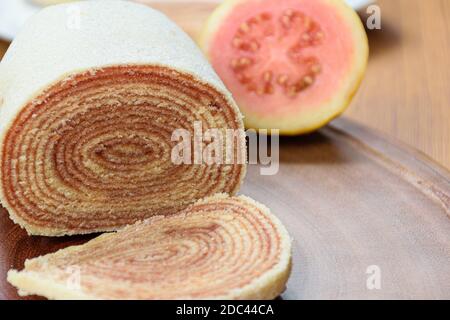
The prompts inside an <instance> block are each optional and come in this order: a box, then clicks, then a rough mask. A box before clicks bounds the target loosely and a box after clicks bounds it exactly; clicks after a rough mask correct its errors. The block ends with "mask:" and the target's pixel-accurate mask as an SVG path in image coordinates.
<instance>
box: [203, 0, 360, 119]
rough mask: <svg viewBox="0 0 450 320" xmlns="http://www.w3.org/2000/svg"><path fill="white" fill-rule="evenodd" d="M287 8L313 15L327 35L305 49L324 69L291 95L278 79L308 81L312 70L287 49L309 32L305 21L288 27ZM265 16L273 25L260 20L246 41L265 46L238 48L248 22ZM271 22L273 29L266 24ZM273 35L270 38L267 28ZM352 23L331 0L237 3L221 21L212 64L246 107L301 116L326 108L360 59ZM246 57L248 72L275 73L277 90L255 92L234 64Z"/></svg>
mask: <svg viewBox="0 0 450 320" xmlns="http://www.w3.org/2000/svg"><path fill="white" fill-rule="evenodd" d="M287 10H293V11H295V12H298V13H301V14H302V15H304V16H305V17H309V18H310V19H311V20H312V21H313V22H314V23H315V24H317V26H318V28H319V31H320V32H321V33H322V34H323V39H322V41H321V42H320V44H318V45H314V46H305V47H304V48H302V50H301V53H300V54H301V56H302V57H304V58H309V57H311V58H313V60H314V61H318V62H319V65H320V73H318V74H317V75H316V77H315V78H314V82H313V83H312V84H311V85H310V86H309V87H307V88H306V89H304V90H302V91H301V92H298V94H296V95H289V94H287V91H286V88H283V87H282V86H280V85H278V84H277V82H276V79H277V78H279V77H280V76H282V75H287V76H288V78H289V79H292V80H295V79H302V77H303V76H304V75H305V74H306V72H307V70H306V69H305V68H306V66H302V65H301V64H299V63H296V64H293V62H292V59H291V58H290V57H288V54H287V52H288V51H289V49H290V48H292V46H294V45H295V44H296V43H297V42H298V41H299V39H300V37H301V36H302V34H303V31H304V30H303V29H302V28H303V27H302V24H298V25H292V26H291V28H287V29H286V28H285V27H283V24H282V23H281V19H282V16H283V15H285V13H286V12H289V11H287ZM261 14H269V15H270V17H271V20H268V24H259V25H257V26H256V27H255V28H253V29H251V30H250V31H248V32H246V35H245V37H247V38H246V39H247V40H248V39H253V38H254V39H256V40H257V42H258V44H259V46H258V49H257V50H256V51H253V52H243V51H242V50H239V49H236V46H234V45H233V41H235V38H236V37H237V34H239V33H238V32H240V31H239V30H240V28H242V24H243V23H244V22H248V21H249V19H252V18H253V17H256V16H260V15H261ZM266 26H268V27H266ZM267 28H268V29H269V31H268V32H267V33H268V34H269V33H270V30H272V31H273V32H272V34H271V35H269V36H266V37H264V32H266V29H267ZM353 41H354V40H353V38H352V31H351V26H349V24H348V23H347V22H346V21H345V19H344V18H343V17H342V16H341V15H340V12H339V11H338V10H337V9H336V8H335V7H333V5H330V4H329V3H327V2H326V1H321V0H263V1H261V0H254V1H246V2H243V3H241V4H238V5H236V6H235V7H234V8H233V9H232V11H231V13H230V14H229V15H228V16H227V17H226V18H225V20H224V21H223V22H222V23H221V25H220V27H219V29H218V31H217V33H216V35H215V37H214V40H213V41H212V42H211V45H210V47H209V55H210V58H211V62H212V64H213V66H214V68H215V69H216V71H217V73H218V74H219V75H220V76H221V78H222V80H223V81H224V82H225V85H226V86H227V87H228V89H229V90H230V91H231V92H232V93H233V95H234V97H235V99H236V100H237V102H238V104H239V105H240V106H241V107H242V106H243V107H244V109H245V110H244V111H249V112H251V113H252V114H258V113H260V114H261V115H267V114H269V115H271V116H276V115H283V114H292V113H295V114H298V112H299V111H300V112H301V111H303V110H305V111H307V110H311V109H314V108H315V107H322V106H324V105H326V102H327V101H329V100H331V99H332V98H333V97H334V96H335V95H336V92H338V90H340V86H342V80H343V78H344V77H346V74H347V73H348V71H349V69H350V67H351V62H352V59H354V43H353ZM240 57H249V58H250V59H251V60H252V65H251V67H248V68H247V69H246V70H245V75H246V76H248V75H250V77H251V78H252V79H253V81H254V82H256V83H258V84H260V83H261V81H262V80H261V79H263V77H264V72H266V71H272V73H273V77H274V80H273V92H271V93H270V94H267V93H265V94H261V92H260V93H259V94H258V93H257V92H256V91H249V89H248V85H246V84H242V83H241V82H240V81H239V79H238V78H237V75H236V71H235V69H233V67H232V62H233V61H236V59H237V58H240Z"/></svg>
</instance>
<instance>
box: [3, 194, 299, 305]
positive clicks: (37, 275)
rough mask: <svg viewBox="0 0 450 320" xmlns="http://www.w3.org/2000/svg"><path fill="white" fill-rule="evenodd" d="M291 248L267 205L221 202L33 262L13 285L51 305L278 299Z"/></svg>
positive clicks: (15, 274)
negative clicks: (50, 301) (62, 302)
mask: <svg viewBox="0 0 450 320" xmlns="http://www.w3.org/2000/svg"><path fill="white" fill-rule="evenodd" d="M290 241H291V240H290V238H289V236H288V234H287V231H286V229H285V228H284V227H283V226H282V224H281V223H280V221H279V220H278V219H277V218H275V216H273V215H272V214H271V213H270V212H269V210H268V209H267V208H266V207H264V206H263V205H261V204H258V203H256V202H255V201H253V200H251V199H250V198H247V197H243V196H240V197H228V196H225V195H216V196H214V197H209V198H207V199H205V200H200V201H199V202H197V203H196V204H194V205H192V206H190V207H188V208H187V209H185V210H184V211H182V212H180V213H179V214H176V215H172V216H170V217H153V218H150V219H148V220H146V221H143V222H139V223H137V224H135V225H132V226H129V227H126V228H124V229H122V230H120V231H118V232H116V233H111V234H105V235H102V236H100V237H98V238H96V239H94V240H91V241H90V242H88V243H86V244H84V245H81V246H76V247H70V248H66V249H63V250H60V251H58V252H56V253H54V254H49V255H46V256H42V257H38V258H35V259H32V260H28V261H27V262H26V264H25V265H26V266H25V269H24V270H23V271H20V272H17V271H10V272H9V274H8V280H9V281H10V282H11V283H12V284H13V285H15V286H16V287H18V288H19V289H20V290H21V292H26V293H29V294H38V295H43V296H45V297H47V298H52V299H59V298H61V299H64V298H80V299H273V298H275V297H277V296H278V295H279V294H280V293H282V291H283V290H284V288H285V285H286V281H287V278H288V276H289V272H290V254H291V252H290V251H291V242H290ZM68 270H69V271H70V272H68ZM74 270H76V272H78V274H77V275H76V276H75V279H78V280H77V281H78V285H75V286H74V282H73V279H74ZM71 277H72V278H71Z"/></svg>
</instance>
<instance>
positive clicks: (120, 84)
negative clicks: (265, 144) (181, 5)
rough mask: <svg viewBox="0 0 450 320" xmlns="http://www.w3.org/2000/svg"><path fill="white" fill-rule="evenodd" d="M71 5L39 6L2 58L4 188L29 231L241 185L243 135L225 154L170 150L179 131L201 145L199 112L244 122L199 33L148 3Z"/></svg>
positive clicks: (162, 207)
mask: <svg viewBox="0 0 450 320" xmlns="http://www.w3.org/2000/svg"><path fill="white" fill-rule="evenodd" d="M70 8H71V9H73V7H70ZM76 8H77V10H78V11H77V12H76V13H77V14H78V13H79V16H77V15H75V16H73V17H71V18H73V20H70V19H69V20H67V19H68V17H67V14H68V13H67V12H68V9H69V5H59V6H54V7H49V8H47V9H44V10H43V11H41V12H40V13H39V14H38V15H36V16H35V17H34V18H32V19H31V22H30V23H29V24H28V25H27V26H26V27H25V28H24V31H23V32H22V33H21V34H20V35H19V36H18V37H17V39H16V40H15V41H14V42H13V44H12V45H11V48H10V50H9V51H8V52H7V54H6V55H5V58H4V60H3V61H2V62H1V64H0V98H1V99H0V104H2V106H1V108H0V119H1V124H0V166H1V169H0V199H1V201H2V205H3V206H4V207H5V208H7V209H8V211H9V214H10V216H11V218H12V219H13V220H14V221H15V222H16V223H19V224H20V225H21V226H23V227H24V228H25V229H26V230H27V232H28V233H30V234H39V235H52V236H59V235H65V234H80V233H92V232H99V231H111V230H117V229H118V228H120V227H123V226H125V225H127V224H132V223H134V222H136V221H138V220H142V219H145V218H149V217H151V216H154V215H170V214H173V213H176V212H178V211H180V210H182V209H184V208H185V207H186V206H188V205H190V204H192V203H193V202H195V201H196V200H198V199H201V198H203V197H205V196H208V195H213V194H216V193H221V192H223V193H229V194H234V193H235V192H236V191H237V190H238V188H239V186H240V184H241V181H242V179H243V177H244V175H245V165H244V164H242V161H241V162H239V161H238V158H237V157H238V156H239V154H240V152H242V151H243V150H244V148H245V138H244V137H243V136H242V135H241V136H239V137H238V138H236V139H235V140H234V141H233V145H232V146H230V145H227V148H228V149H227V150H229V148H230V147H231V148H232V151H236V152H234V154H235V155H236V158H233V160H235V161H232V162H233V163H230V164H221V163H215V164H214V163H213V164H206V163H205V161H203V162H201V163H198V164H195V163H191V164H189V163H187V164H186V163H182V164H180V163H178V162H174V159H173V157H172V151H173V150H174V147H175V146H176V145H178V144H179V142H180V140H179V139H173V137H172V134H173V133H174V132H175V130H185V132H188V133H190V134H191V140H190V141H191V142H192V145H193V146H194V144H193V140H194V138H193V134H194V125H195V123H196V122H197V123H199V124H201V126H202V130H203V132H206V130H208V129H210V128H214V129H219V130H220V132H224V130H226V129H233V130H239V129H240V130H242V129H243V124H242V119H241V117H242V116H241V114H240V112H239V110H238V109H237V107H236V105H235V103H234V102H233V100H232V98H231V95H230V94H229V92H228V91H227V90H226V88H225V87H224V86H223V84H222V82H221V81H220V79H219V78H218V77H217V75H216V74H215V73H214V71H213V70H212V68H211V66H210V65H209V64H208V63H207V62H206V60H205V59H204V57H203V56H202V54H201V53H200V51H199V50H198V48H197V47H196V46H195V44H194V43H193V42H192V41H191V40H190V39H189V38H188V36H187V35H185V34H184V33H183V32H182V31H181V30H180V29H179V28H178V27H177V26H175V25H174V24H173V23H172V22H170V21H169V20H168V19H167V18H166V17H164V16H163V15H162V14H160V13H158V12H156V11H154V10H152V9H149V8H147V7H145V6H141V5H137V4H132V3H128V2H121V1H98V2H97V1H93V2H91V1H87V2H80V3H77V4H76ZM77 17H78V18H80V19H81V20H79V21H78V20H77ZM68 21H69V22H71V23H73V25H72V24H67V23H68ZM77 22H79V25H78V24H77ZM42 35H45V37H42ZM172 140H173V141H172ZM204 144H206V142H203V144H202V145H203V146H204ZM221 147H222V152H223V153H224V154H225V152H226V151H227V150H226V149H225V145H221ZM219 149H220V148H219ZM190 160H191V162H193V161H194V160H195V159H194V152H193V154H192V156H191V157H190Z"/></svg>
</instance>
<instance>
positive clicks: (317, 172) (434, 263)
mask: <svg viewBox="0 0 450 320" xmlns="http://www.w3.org/2000/svg"><path fill="white" fill-rule="evenodd" d="M242 193H244V194H247V195H249V196H251V197H253V198H254V199H256V200H259V201H261V202H263V203H265V204H266V205H268V206H269V207H270V208H271V209H272V211H273V212H274V213H275V214H276V215H278V216H279V217H280V218H281V220H282V221H283V222H284V223H285V225H286V226H287V228H288V229H289V232H290V234H291V235H292V237H293V241H294V242H293V244H294V260H293V272H292V276H291V279H290V281H289V283H288V287H287V291H286V292H285V293H284V294H283V296H282V298H284V299H319V298H321V299H347V298H348V299H393V298H401V299H409V298H417V299H419V298H420V299H437V298H446V299H449V298H450V173H449V172H448V171H446V170H445V169H443V168H441V167H439V166H438V165H436V164H434V163H433V162H432V161H431V160H428V159H427V158H425V157H424V156H423V155H421V154H420V153H418V152H417V151H414V150H411V149H409V148H406V147H404V146H400V145H398V144H397V143H395V142H392V141H388V140H387V139H385V138H382V137H380V136H379V135H377V134H374V133H372V132H370V131H369V130H367V129H365V128H363V127H361V126H359V125H356V124H355V123H353V122H350V121H348V120H344V119H340V120H336V121H334V122H333V124H332V125H330V126H329V127H326V128H324V129H322V130H320V131H319V132H318V133H315V134H312V135H309V136H304V137H295V138H282V139H281V147H280V171H279V173H278V174H277V175H274V176H261V175H260V172H259V167H258V166H250V167H249V174H248V176H247V179H246V182H245V184H244V187H243V190H242ZM1 211H2V212H1V214H0V277H1V279H0V299H16V298H18V296H17V293H16V290H15V289H14V288H13V287H11V286H10V285H9V284H8V283H7V282H6V279H5V277H6V272H7V271H8V269H9V268H16V269H21V268H22V267H23V262H24V260H25V259H26V258H31V257H34V256H37V255H41V254H45V253H49V252H54V251H55V250H57V249H59V248H63V247H66V246H68V245H72V244H79V243H82V242H84V241H86V240H88V239H89V238H92V236H89V237H86V236H84V237H66V238H46V237H29V236H27V235H26V233H25V232H24V231H23V230H22V229H20V228H19V227H18V226H17V225H14V224H13V223H12V222H11V221H10V220H9V218H8V215H7V213H6V211H5V210H4V209H1ZM372 265H376V266H378V267H379V268H380V271H381V289H380V290H368V289H367V286H366V282H367V278H368V277H369V275H368V274H366V271H367V268H368V267H369V266H372ZM33 298H36V297H33Z"/></svg>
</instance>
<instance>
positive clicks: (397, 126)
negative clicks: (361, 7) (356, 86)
mask: <svg viewBox="0 0 450 320" xmlns="http://www.w3.org/2000/svg"><path fill="white" fill-rule="evenodd" d="M378 4H379V6H380V8H381V15H382V29H381V30H373V31H368V35H369V41H370V47H371V56H370V62H369V68H368V71H367V75H366V78H365V79H364V81H363V84H362V87H361V89H360V91H359V92H358V94H357V96H356V98H355V99H354V101H353V102H352V105H351V106H350V108H349V109H348V111H347V112H346V113H345V117H349V118H351V119H354V120H357V121H358V122H360V123H362V124H365V125H367V126H369V127H372V128H376V129H378V130H380V131H382V132H384V133H387V134H389V135H390V136H392V137H395V138H398V139H399V140H401V141H403V142H406V143H407V144H409V145H411V146H413V147H415V148H417V149H419V150H421V151H423V152H424V153H425V154H427V155H428V156H430V157H431V158H433V159H434V160H436V161H437V162H438V163H440V164H441V165H443V166H444V167H446V168H450V68H449V65H450V1H449V0H427V1H424V0H378ZM167 6H168V5H167V4H163V5H162V6H161V5H160V8H161V9H162V10H166V8H167ZM213 7H214V4H210V5H208V4H206V5H205V3H204V2H203V3H199V4H198V5H195V4H194V5H193V4H191V5H189V6H185V7H184V8H183V10H180V11H179V13H176V14H175V16H174V13H173V10H170V9H169V10H170V12H171V16H172V18H174V20H175V21H176V22H178V23H179V24H180V25H181V26H182V27H184V28H185V29H187V30H186V31H187V32H188V33H190V34H191V35H192V36H195V33H196V32H197V30H198V28H199V27H200V26H201V24H202V23H203V19H205V18H206V17H207V16H208V14H209V13H210V11H211V10H212V9H213ZM199 11H200V12H199ZM199 17H201V18H202V19H199ZM6 48H7V43H5V42H0V56H2V55H3V53H4V51H5V50H6Z"/></svg>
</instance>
